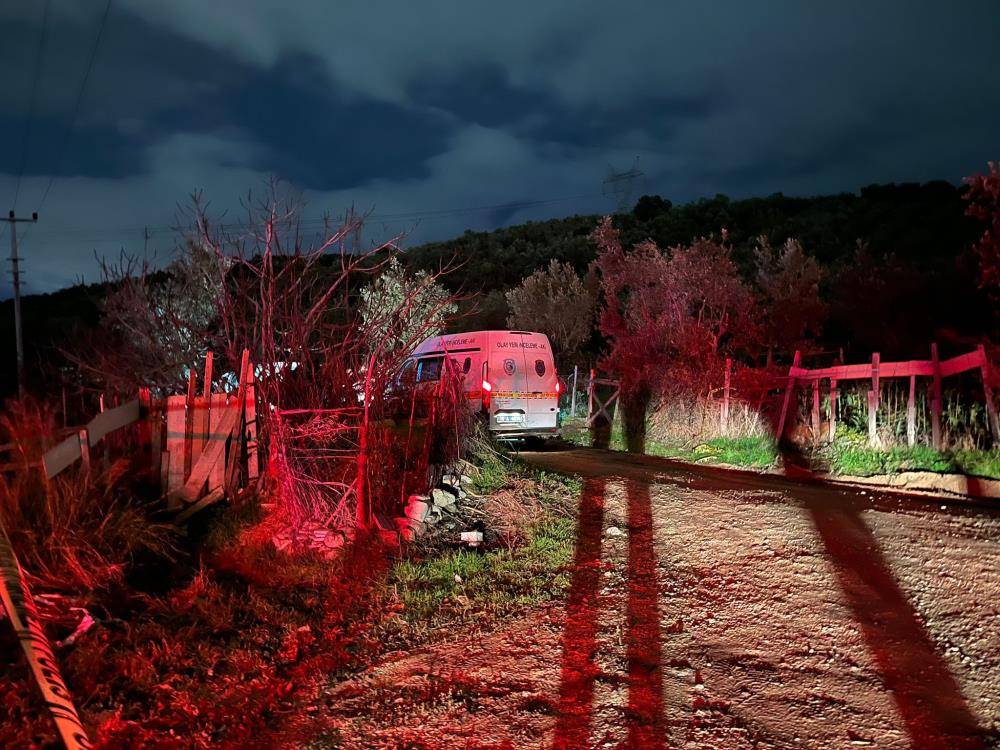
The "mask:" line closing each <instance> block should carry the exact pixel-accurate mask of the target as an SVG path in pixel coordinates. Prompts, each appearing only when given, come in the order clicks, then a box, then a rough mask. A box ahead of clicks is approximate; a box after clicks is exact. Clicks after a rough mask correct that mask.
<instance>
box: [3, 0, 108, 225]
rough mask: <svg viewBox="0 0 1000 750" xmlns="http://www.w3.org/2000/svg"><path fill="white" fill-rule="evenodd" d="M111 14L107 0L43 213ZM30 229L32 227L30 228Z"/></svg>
mask: <svg viewBox="0 0 1000 750" xmlns="http://www.w3.org/2000/svg"><path fill="white" fill-rule="evenodd" d="M110 12H111V0H107V3H105V5H104V14H103V15H102V16H101V23H100V26H98V27H97V37H96V38H95V39H94V46H93V48H92V49H91V50H90V59H89V60H88V61H87V69H86V71H85V72H84V74H83V80H82V81H81V82H80V90H79V91H78V92H77V94H76V101H75V102H74V104H73V112H72V115H71V116H70V120H69V127H67V128H66V132H65V133H64V135H63V139H62V144H61V145H60V147H59V150H58V151H57V152H56V154H57V156H56V161H55V166H54V169H53V170H52V173H51V174H50V175H49V181H48V183H47V184H46V186H45V191H44V192H43V193H42V200H41V201H40V202H39V204H38V210H39V211H41V210H42V207H43V206H44V205H45V200H46V199H47V198H48V197H49V191H50V190H52V183H53V182H54V181H55V179H56V173H57V172H58V171H59V169H60V167H61V166H62V161H63V158H64V157H65V156H66V147H67V146H68V145H69V141H70V138H71V137H72V136H73V129H74V128H75V127H76V120H77V117H79V115H80V105H81V104H82V103H83V95H84V94H85V93H86V91H87V83H88V82H89V81H90V72H91V71H92V70H93V69H94V61H95V60H96V59H97V51H98V49H100V46H101V38H102V37H103V36H104V26H105V24H107V21H108V14H109V13H110ZM29 229H30V227H29ZM27 238H28V231H27V230H26V231H25V233H24V238H23V239H22V240H21V241H22V242H24V241H25V240H27Z"/></svg>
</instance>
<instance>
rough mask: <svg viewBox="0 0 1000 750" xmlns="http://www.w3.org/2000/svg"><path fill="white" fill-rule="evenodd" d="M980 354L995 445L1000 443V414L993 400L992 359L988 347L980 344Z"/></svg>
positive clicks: (987, 410) (988, 414) (987, 419)
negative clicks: (991, 381) (991, 384)
mask: <svg viewBox="0 0 1000 750" xmlns="http://www.w3.org/2000/svg"><path fill="white" fill-rule="evenodd" d="M977 353H978V354H979V361H980V366H979V372H980V375H981V376H982V378H983V396H984V397H985V399H986V421H987V422H989V426H990V432H991V433H992V435H993V445H997V444H1000V415H998V414H997V406H996V404H995V403H994V402H993V389H992V388H991V387H990V361H989V359H987V357H986V348H985V347H984V346H983V345H982V344H980V345H979V349H977Z"/></svg>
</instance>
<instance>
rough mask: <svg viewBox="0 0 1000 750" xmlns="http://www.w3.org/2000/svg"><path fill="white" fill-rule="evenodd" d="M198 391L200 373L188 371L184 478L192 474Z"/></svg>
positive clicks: (192, 370) (185, 400)
mask: <svg viewBox="0 0 1000 750" xmlns="http://www.w3.org/2000/svg"><path fill="white" fill-rule="evenodd" d="M197 389H198V373H197V372H195V370H194V368H193V367H192V368H191V369H190V370H188V387H187V395H186V396H185V399H184V478H185V479H187V478H188V475H189V474H190V473H191V435H192V433H193V427H194V424H193V422H194V396H195V392H196V391H197Z"/></svg>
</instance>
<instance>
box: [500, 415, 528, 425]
mask: <svg viewBox="0 0 1000 750" xmlns="http://www.w3.org/2000/svg"><path fill="white" fill-rule="evenodd" d="M496 417H497V424H511V423H517V422H523V421H524V415H523V414H497V415H496Z"/></svg>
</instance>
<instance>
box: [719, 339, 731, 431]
mask: <svg viewBox="0 0 1000 750" xmlns="http://www.w3.org/2000/svg"><path fill="white" fill-rule="evenodd" d="M732 372H733V360H732V359H731V358H730V357H726V376H725V381H724V382H723V386H722V414H721V420H722V424H721V428H722V434H723V435H728V434H729V385H730V381H731V376H732Z"/></svg>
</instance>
